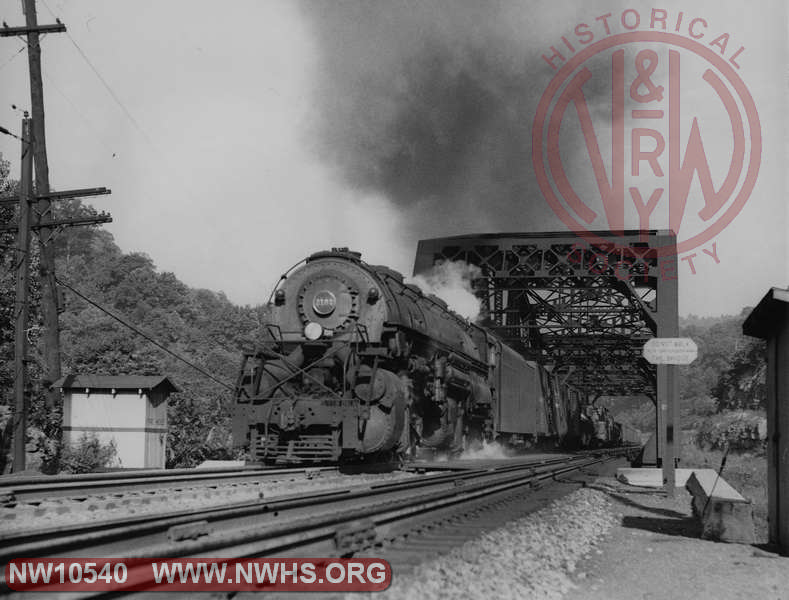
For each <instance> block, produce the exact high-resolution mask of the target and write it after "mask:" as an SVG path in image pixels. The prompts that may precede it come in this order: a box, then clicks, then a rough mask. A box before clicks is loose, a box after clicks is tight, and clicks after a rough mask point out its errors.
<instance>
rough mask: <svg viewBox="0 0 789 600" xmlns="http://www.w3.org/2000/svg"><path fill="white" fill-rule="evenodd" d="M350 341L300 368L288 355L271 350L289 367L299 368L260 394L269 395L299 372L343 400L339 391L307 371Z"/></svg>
mask: <svg viewBox="0 0 789 600" xmlns="http://www.w3.org/2000/svg"><path fill="white" fill-rule="evenodd" d="M350 343H351V341H350V340H349V341H346V342H345V343H343V344H340V345H338V346H337V347H336V348H334V349H333V350H331V351H330V352H327V353H326V354H324V355H323V356H321V357H320V358H318V359H317V360H314V361H312V362H311V363H310V364H308V365H307V366H305V367H301V368H299V367H296V366H295V365H294V364H293V363H291V362H290V361H289V360H288V358H287V357H286V356H285V355H284V354H280V353H279V352H277V351H276V350H271V352H272V353H273V354H276V355H277V358H279V359H280V360H282V361H283V362H284V363H285V365H287V366H289V367H291V368H294V369H297V370H296V371H294V372H293V373H291V374H290V375H288V376H287V377H286V378H285V379H281V380H280V381H278V382H277V383H276V384H275V385H273V386H270V387H269V388H268V389H267V390H266V391H265V393H263V394H260V395H261V396H266V395H268V394H269V393H270V392H273V391H274V390H275V389H276V388H278V387H280V386H281V385H282V384H284V383H287V382H288V381H290V380H291V379H293V378H294V377H295V376H296V375H299V374H304V375H305V376H306V377H308V378H309V379H310V380H312V381H313V382H314V383H317V384H318V385H319V386H320V387H322V388H324V389H325V390H326V391H328V392H329V393H330V394H332V395H333V396H336V397H337V398H339V399H340V400H343V397H342V396H340V395H339V394H338V393H337V392H335V391H334V390H333V389H331V388H330V387H328V386H327V385H326V384H324V383H323V382H321V381H319V380H318V379H317V378H316V377H313V376H312V375H310V374H309V373H307V369H309V368H310V367H312V366H313V365H314V364H315V363H316V362H318V361H319V360H325V359H327V358H331V357H332V356H334V355H335V354H337V353H338V352H339V351H340V350H342V349H343V348H345V346H347V345H350Z"/></svg>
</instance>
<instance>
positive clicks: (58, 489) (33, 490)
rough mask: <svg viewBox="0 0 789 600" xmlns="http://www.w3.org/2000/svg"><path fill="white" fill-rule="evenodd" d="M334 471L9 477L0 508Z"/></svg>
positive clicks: (2, 485) (1, 483)
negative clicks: (3, 506) (2, 506)
mask: <svg viewBox="0 0 789 600" xmlns="http://www.w3.org/2000/svg"><path fill="white" fill-rule="evenodd" d="M337 472H338V468H337V467H310V468H303V467H302V468H287V469H281V468H264V467H239V468H208V469H199V468H198V469H173V470H167V471H161V470H156V471H143V470H141V471H125V472H114V473H86V474H80V475H53V476H45V475H40V476H33V477H8V478H4V479H2V480H0V505H6V506H8V505H14V504H31V505H35V504H39V503H41V502H49V501H52V500H58V499H64V500H65V499H74V500H84V499H87V498H89V497H92V496H113V495H114V496H122V495H123V494H128V493H130V492H140V491H144V492H150V491H154V490H183V489H187V488H196V487H201V486H206V487H217V486H219V485H233V484H243V483H246V482H256V481H261V480H264V479H265V480H276V479H288V478H302V477H315V476H318V475H322V474H334V473H337Z"/></svg>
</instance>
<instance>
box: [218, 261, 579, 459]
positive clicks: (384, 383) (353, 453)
mask: <svg viewBox="0 0 789 600" xmlns="http://www.w3.org/2000/svg"><path fill="white" fill-rule="evenodd" d="M270 308H271V315H270V319H269V323H268V324H267V327H266V331H267V335H266V338H267V339H266V340H265V341H264V342H263V343H261V344H259V345H258V346H257V347H256V348H255V349H253V350H251V351H249V352H246V353H245V355H244V358H243V362H242V365H241V369H240V373H239V377H238V381H237V385H236V393H235V402H234V405H233V434H234V439H235V442H236V445H238V446H246V445H248V446H249V453H250V458H251V459H252V460H254V461H264V462H305V461H307V462H309V461H314V462H333V461H338V460H359V459H362V460H363V459H368V458H371V457H375V458H377V459H379V458H381V457H386V456H390V457H397V456H402V455H404V454H408V453H409V452H411V453H412V452H414V450H415V448H416V447H417V446H421V447H425V448H434V449H442V450H447V451H450V452H456V451H459V450H461V449H462V448H463V447H464V446H468V445H474V444H481V443H482V442H483V441H491V440H493V439H498V440H502V441H504V442H507V443H512V444H531V443H533V442H535V441H537V440H540V439H546V438H548V439H551V440H555V441H557V442H558V441H560V440H562V439H563V438H566V437H567V438H570V437H575V438H579V437H580V423H579V421H580V414H581V398H580V394H579V393H578V391H577V390H573V389H571V388H568V387H567V386H564V385H561V384H560V382H559V381H558V379H557V378H556V377H554V376H553V375H552V374H551V373H550V372H549V371H548V370H547V369H545V368H543V366H541V365H539V364H537V363H535V362H531V361H528V360H526V359H524V358H523V356H521V355H520V354H519V353H518V352H516V351H515V350H513V349H512V348H510V347H509V346H507V345H506V344H504V343H502V341H501V340H500V339H499V338H497V337H496V336H495V335H493V334H492V333H491V332H490V331H488V330H486V329H484V328H482V327H479V326H477V325H474V324H472V323H469V322H468V321H466V320H464V319H462V318H461V317H459V316H458V315H456V314H455V313H453V312H452V311H450V310H449V309H448V307H447V304H446V303H445V302H443V301H442V300H440V299H439V298H437V297H435V296H432V295H426V294H424V293H422V291H421V290H420V289H419V288H418V287H416V286H414V285H409V284H407V283H405V281H404V280H403V277H402V275H400V274H399V273H397V272H395V271H393V270H391V269H389V268H387V267H384V266H373V265H369V264H366V263H365V262H363V261H362V260H361V255H360V254H359V253H356V252H350V251H348V249H346V248H340V249H338V248H335V249H333V250H331V251H324V252H318V253H315V254H313V255H311V256H310V257H308V258H307V259H306V261H305V262H304V263H303V264H302V265H301V266H299V267H298V268H294V270H292V271H291V272H290V273H289V274H288V275H287V276H286V277H283V279H282V280H281V281H280V284H279V285H278V286H277V288H276V289H275V291H274V292H273V294H272V302H270Z"/></svg>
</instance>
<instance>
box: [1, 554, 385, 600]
mask: <svg viewBox="0 0 789 600" xmlns="http://www.w3.org/2000/svg"><path fill="white" fill-rule="evenodd" d="M391 578H392V573H391V567H390V566H389V563H387V562H386V561H384V560H380V559H329V558H305V559H287V560H286V559H243V560H227V559H202V560H197V559H189V558H182V559H172V558H170V559H164V558H163V559H147V560H143V559H108V558H97V559H89V558H83V559H68V560H64V559H54V558H53V559H38V560H24V559H16V560H13V561H11V562H10V563H9V564H8V566H7V567H6V572H5V579H6V583H7V584H8V586H9V587H10V588H11V589H14V590H20V591H24V590H39V591H42V590H46V591H53V592H54V591H75V590H82V591H88V590H93V591H112V590H125V591H134V590H151V589H156V590H160V591H167V590H176V589H178V590H182V591H187V590H192V591H220V590H236V591H243V590H247V589H249V590H260V589H267V590H278V591H330V590H331V591H380V590H384V589H386V588H387V587H388V586H389V584H390V583H391Z"/></svg>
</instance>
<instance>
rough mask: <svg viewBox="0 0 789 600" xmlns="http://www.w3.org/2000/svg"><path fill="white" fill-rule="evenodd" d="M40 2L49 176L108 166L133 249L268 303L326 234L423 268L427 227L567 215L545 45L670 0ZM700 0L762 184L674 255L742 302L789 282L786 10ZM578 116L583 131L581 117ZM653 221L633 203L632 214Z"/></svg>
mask: <svg viewBox="0 0 789 600" xmlns="http://www.w3.org/2000/svg"><path fill="white" fill-rule="evenodd" d="M37 4H38V11H39V21H40V22H41V23H51V22H53V21H54V18H55V17H58V18H60V19H61V21H63V23H65V24H66V26H67V28H68V35H66V34H62V33H59V34H51V35H48V36H46V37H45V38H44V39H43V41H42V51H43V65H44V80H43V83H44V93H45V103H46V130H47V148H48V154H49V165H50V182H51V185H52V186H53V188H55V189H61V190H63V189H74V188H85V187H95V186H106V187H108V188H111V189H112V195H111V196H107V197H101V198H96V199H93V200H92V201H91V203H92V204H93V205H94V206H95V207H96V208H98V209H100V210H107V211H109V212H111V213H112V216H113V219H114V222H113V223H112V224H110V225H107V226H106V227H107V229H108V230H109V231H110V232H111V233H112V234H113V235H114V237H115V240H116V242H117V243H118V245H119V246H120V247H121V248H122V249H123V250H124V251H127V252H131V251H134V252H144V253H145V254H147V255H149V256H150V257H151V258H152V259H153V260H154V262H155V263H156V265H157V267H158V268H159V269H160V270H163V271H172V272H174V273H175V274H176V276H177V277H179V278H180V279H181V280H182V281H184V282H185V283H187V284H189V285H191V286H195V287H202V288H208V289H211V290H214V291H223V292H224V293H225V294H227V296H228V297H229V298H230V299H231V300H232V301H234V302H236V303H239V304H252V305H256V304H260V303H262V302H265V300H266V299H267V298H268V295H269V292H270V290H271V288H272V286H273V285H274V284H275V283H276V281H277V279H278V277H279V275H280V274H281V273H282V272H284V271H285V270H286V269H287V268H289V267H290V266H291V265H293V264H294V263H296V262H298V261H299V260H301V259H302V258H304V257H305V256H306V255H308V254H310V253H312V252H315V251H318V250H322V249H326V248H329V247H332V246H348V247H350V248H352V249H355V250H359V251H361V252H362V254H363V257H364V258H365V260H367V261H369V262H372V263H375V264H387V265H389V266H391V267H393V268H395V269H397V270H400V271H401V272H404V273H406V274H410V272H411V269H412V267H413V260H414V253H415V250H416V242H417V241H418V240H419V239H421V238H425V237H438V236H443V235H459V234H466V233H477V232H495V231H508V232H512V231H552V230H553V231H563V230H566V226H565V225H564V224H563V223H562V221H560V220H559V219H558V218H557V217H556V215H555V214H554V213H553V212H552V210H551V209H550V207H549V206H548V204H547V202H546V201H545V199H544V198H543V194H542V193H541V190H540V188H539V186H538V185H537V183H536V177H535V174H534V169H533V167H532V164H531V126H532V122H533V120H534V115H535V112H536V110H537V104H538V101H539V99H540V97H541V95H542V93H543V91H544V90H545V88H546V87H547V85H548V84H549V82H550V81H551V79H552V77H553V76H554V71H553V70H552V69H551V68H550V67H549V66H548V65H547V63H546V62H545V61H544V60H543V59H542V58H541V56H542V54H543V53H546V52H548V51H549V48H550V47H551V46H552V45H553V46H557V45H560V44H561V36H570V39H572V40H575V39H576V38H573V37H572V34H573V28H574V27H575V26H576V25H577V24H579V23H582V22H587V23H594V22H595V17H597V16H599V15H602V14H605V13H607V12H611V13H612V14H613V15H615V17H616V16H619V15H620V14H621V13H622V11H623V9H625V8H631V9H635V10H638V11H640V12H641V13H643V14H644V15H646V14H648V13H649V10H650V9H651V7H652V5H651V4H649V3H646V2H640V1H638V0H634V1H633V2H629V3H627V4H626V5H623V4H620V3H617V2H603V1H600V0H594V1H591V2H568V1H557V0H551V1H537V2H532V1H530V2H527V1H526V0H518V1H516V0H512V1H507V0H498V1H492V2H489V3H478V2H471V1H468V2H466V1H461V2H450V1H449V0H444V1H437V0H430V1H425V2H416V1H414V0H399V1H398V0H395V1H392V2H383V0H379V1H369V2H361V1H359V2H345V1H338V2H319V1H318V0H312V1H304V2H295V1H285V0H266V1H258V0H256V1H252V0H246V1H244V0H234V1H233V2H217V1H213V2H210V1H207V0H188V1H187V0H168V1H167V2H160V1H155V0H113V1H112V2H107V1H106V0H46V2H44V1H43V0H39V1H38V3H37ZM686 5H688V3H684V4H683V3H679V2H674V1H672V2H666V3H662V4H661V6H663V7H665V9H666V10H668V11H669V13H671V15H672V16H676V15H677V14H678V13H679V12H680V11H685V12H687V15H688V18H689V17H690V15H695V16H698V17H702V18H704V19H705V22H706V23H707V25H708V31H709V33H708V37H707V38H706V40H704V41H708V40H710V39H711V38H712V37H713V33H716V32H721V33H722V32H726V33H729V34H730V37H731V41H730V48H728V52H727V53H726V54H727V55H731V54H732V50H733V49H734V48H735V46H737V47H739V46H743V47H745V51H744V52H743V53H742V54H741V55H740V56H739V57H738V63H739V64H740V68H739V69H738V74H739V76H740V77H741V78H742V80H743V82H744V83H745V85H746V86H747V88H748V90H750V93H751V95H752V96H753V99H754V102H755V105H756V107H757V110H758V112H759V117H760V122H761V131H762V136H763V156H762V161H761V166H760V171H759V176H758V179H757V181H756V184H755V187H754V189H753V192H752V194H751V196H750V198H749V199H748V202H747V203H746V204H745V206H744V207H743V209H742V211H741V212H740V213H739V215H737V217H736V218H735V219H734V220H733V221H732V223H731V224H730V225H729V226H728V227H726V228H725V229H724V230H723V231H722V232H720V233H719V234H718V235H717V236H716V237H715V238H714V239H713V240H710V243H709V244H707V245H706V246H705V247H707V248H709V247H710V246H711V243H712V242H715V244H716V250H717V257H718V259H719V263H717V264H716V263H715V262H714V260H712V258H710V257H709V256H708V255H706V254H703V253H702V252H701V251H700V250H699V251H697V254H698V257H697V258H696V259H695V260H694V268H695V270H696V273H695V274H693V273H691V270H690V268H689V265H688V264H687V261H681V263H680V273H679V277H680V313H681V314H688V313H695V314H699V315H718V314H733V313H739V312H740V310H741V309H742V308H743V307H744V306H753V305H755V304H756V303H757V302H758V301H759V299H760V298H761V297H762V296H763V295H764V294H765V293H766V291H767V290H768V288H769V287H771V286H781V287H786V286H787V284H789V276H788V273H787V242H786V240H787V227H788V223H787V215H786V201H785V198H786V189H785V188H786V168H785V165H786V150H787V146H786V117H785V116H784V114H783V105H784V104H785V102H784V100H785V97H786V82H787V77H786V75H787V48H786V44H787V26H786V9H785V7H784V6H783V2H781V1H779V0H762V1H761V2H755V3H751V5H750V8H749V10H747V11H743V10H742V6H743V5H742V3H741V2H734V1H730V0H718V1H715V2H713V1H711V0H710V1H707V0H704V1H697V2H693V3H691V4H690V5H689V6H686ZM0 19H2V20H4V21H6V22H7V23H8V24H9V25H12V26H13V25H21V24H22V23H23V22H24V20H23V15H22V11H21V6H20V3H19V2H18V1H15V0H3V2H2V3H0ZM597 24H598V25H599V22H598V23H597ZM23 48H24V43H23V42H22V41H21V40H20V39H17V38H0V125H1V126H3V127H6V128H8V129H10V130H11V131H15V132H17V131H18V130H19V129H20V127H21V126H20V121H21V117H22V114H21V112H20V108H26V107H28V106H29V103H30V100H29V88H28V75H27V61H26V56H25V52H24V51H22V52H20V49H23ZM658 83H660V81H658ZM663 83H665V82H663ZM685 83H686V80H685V79H683V85H685ZM689 85H691V84H689ZM685 89H688V90H689V93H688V94H686V96H683V99H685V98H687V100H686V101H687V102H688V103H689V104H688V105H683V107H684V106H689V108H688V114H690V112H692V111H693V110H695V111H696V112H701V113H705V116H706V118H707V120H706V123H707V124H706V125H705V124H704V123H705V122H704V121H703V122H702V127H703V128H704V129H703V130H702V134H703V136H704V139H705V149H706V151H707V154H708V155H709V158H710V164H711V168H712V170H713V175H714V176H715V177H718V176H719V175H720V173H721V172H723V173H725V168H726V163H725V160H724V158H725V157H726V156H727V155H728V154H730V152H731V150H730V146H731V141H730V140H729V139H728V138H730V137H731V136H728V138H727V135H726V134H727V132H728V129H727V127H728V124H727V123H725V122H724V121H723V120H720V119H721V115H720V114H719V113H716V112H715V110H718V111H719V109H715V108H714V106H716V105H715V102H714V99H712V100H711V99H710V98H709V97H706V96H704V93H705V92H704V89H703V88H701V87H698V89H692V88H685ZM603 97H604V95H603V94H601V95H600V98H603ZM683 101H685V100H683ZM592 102H593V104H592V105H593V107H597V106H598V104H594V102H599V103H600V104H599V106H603V105H604V102H603V100H601V99H595V98H593V99H592ZM12 105H13V106H16V107H17V108H16V109H14V108H12ZM683 110H685V109H684V108H683ZM684 118H685V119H686V122H683V127H685V128H686V129H688V128H689V126H690V125H689V121H687V119H688V118H689V117H687V116H685V117H684ZM716 119H718V120H719V121H718V123H719V126H716V125H715V124H716V121H715V120H716ZM710 123H712V125H710ZM564 132H565V133H564V134H563V135H565V137H566V139H565V142H566V143H565V147H566V146H567V143H569V144H570V147H571V148H572V135H573V129H572V127H569V128H568V129H565V130H564ZM575 133H577V131H576V132H575ZM567 136H570V137H567ZM0 153H2V154H3V157H4V158H6V159H7V160H10V161H11V163H12V169H13V173H18V170H19V147H18V142H17V141H16V140H14V139H12V138H10V137H8V136H0ZM727 153H728V154H727ZM571 154H572V153H571ZM563 158H564V157H563ZM567 158H568V159H569V160H568V163H569V164H577V165H578V167H577V169H570V173H569V176H570V178H571V180H573V181H577V180H580V179H583V178H584V177H586V178H587V179H588V175H589V172H588V169H589V168H590V167H589V166H588V159H587V160H586V162H584V161H583V160H580V159H578V157H577V156H572V155H570V156H568V157H567ZM574 159H578V160H574ZM584 165H586V166H584ZM584 169H587V172H585V171H584ZM694 185H696V184H694ZM661 206H662V205H661ZM656 215H658V217H659V219H660V220H661V222H658V223H656V225H657V226H658V227H661V228H662V227H665V226H667V222H666V221H667V213H665V211H664V212H663V213H661V211H660V210H658V211H656ZM636 224H637V215H636V214H635V213H634V212H633V211H630V212H629V213H628V215H627V223H626V225H627V226H629V227H634V226H635V225H636Z"/></svg>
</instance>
